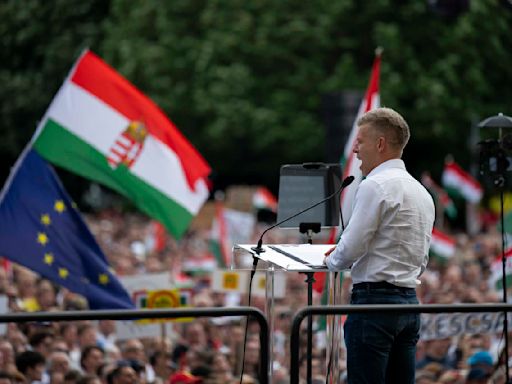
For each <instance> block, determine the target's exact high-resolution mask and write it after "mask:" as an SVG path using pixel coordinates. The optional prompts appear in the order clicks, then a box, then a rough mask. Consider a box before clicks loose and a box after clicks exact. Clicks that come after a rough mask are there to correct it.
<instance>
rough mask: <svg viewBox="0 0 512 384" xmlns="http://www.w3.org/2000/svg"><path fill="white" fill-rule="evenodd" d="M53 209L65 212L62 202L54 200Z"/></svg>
mask: <svg viewBox="0 0 512 384" xmlns="http://www.w3.org/2000/svg"><path fill="white" fill-rule="evenodd" d="M53 208H54V209H55V210H56V211H57V212H59V213H62V212H64V211H65V210H66V205H65V204H64V202H63V201H62V200H56V201H55V204H54V205H53Z"/></svg>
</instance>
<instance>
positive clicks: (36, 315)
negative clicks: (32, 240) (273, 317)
mask: <svg viewBox="0 0 512 384" xmlns="http://www.w3.org/2000/svg"><path fill="white" fill-rule="evenodd" d="M223 316H252V317H254V318H255V319H256V320H257V321H258V324H259V326H260V346H261V349H260V379H261V383H262V384H267V383H268V381H269V377H268V367H269V337H270V335H269V327H268V322H267V319H266V318H265V315H264V314H263V312H261V311H260V310H259V309H257V308H254V307H232V308H224V307H223V308H184V309H154V310H101V311H68V312H32V313H9V314H4V315H0V323H12V322H14V323H15V322H26V321H73V320H137V319H169V318H184V317H223Z"/></svg>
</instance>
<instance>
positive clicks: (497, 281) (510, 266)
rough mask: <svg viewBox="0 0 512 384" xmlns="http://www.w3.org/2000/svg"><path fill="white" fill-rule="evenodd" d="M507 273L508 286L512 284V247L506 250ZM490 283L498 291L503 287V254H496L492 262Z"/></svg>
mask: <svg viewBox="0 0 512 384" xmlns="http://www.w3.org/2000/svg"><path fill="white" fill-rule="evenodd" d="M505 273H506V283H507V287H510V284H512V247H511V248H509V249H507V250H506V251H505ZM489 283H490V286H491V287H492V288H494V289H495V290H497V291H500V290H502V289H503V261H502V255H501V254H499V255H498V256H496V257H495V258H494V260H493V262H492V264H491V276H490V277H489Z"/></svg>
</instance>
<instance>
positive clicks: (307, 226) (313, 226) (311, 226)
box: [299, 223, 321, 383]
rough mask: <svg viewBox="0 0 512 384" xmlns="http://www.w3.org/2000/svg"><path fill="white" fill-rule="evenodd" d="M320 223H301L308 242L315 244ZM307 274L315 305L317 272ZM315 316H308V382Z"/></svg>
mask: <svg viewBox="0 0 512 384" xmlns="http://www.w3.org/2000/svg"><path fill="white" fill-rule="evenodd" d="M320 227H321V224H320V223H300V224H299V231H300V233H305V234H306V235H307V238H308V244H313V238H312V234H313V232H314V233H318V232H320ZM302 273H304V274H305V275H306V280H304V282H305V283H307V285H308V306H312V305H313V283H315V281H316V280H315V272H302ZM312 357H313V316H308V343H307V350H306V365H307V382H308V383H311V376H312V371H313V362H312V360H313V359H312Z"/></svg>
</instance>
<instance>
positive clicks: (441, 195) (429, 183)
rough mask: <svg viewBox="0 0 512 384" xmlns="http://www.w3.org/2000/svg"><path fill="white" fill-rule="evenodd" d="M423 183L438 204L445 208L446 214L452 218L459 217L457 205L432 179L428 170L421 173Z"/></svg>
mask: <svg viewBox="0 0 512 384" xmlns="http://www.w3.org/2000/svg"><path fill="white" fill-rule="evenodd" d="M421 183H422V184H423V186H424V187H425V188H427V189H428V191H429V192H430V194H431V195H432V197H433V198H434V201H435V203H436V205H439V206H440V207H441V208H442V209H443V211H444V213H445V214H446V216H448V217H449V218H451V219H454V218H456V217H457V207H456V206H455V204H454V202H453V200H452V199H451V198H450V196H449V195H448V193H447V192H446V191H445V190H444V189H443V188H442V187H441V186H439V185H438V184H437V183H436V182H435V181H434V180H433V179H432V177H431V176H430V174H429V173H428V172H424V173H423V174H422V175H421Z"/></svg>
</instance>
